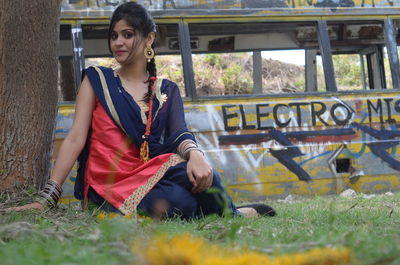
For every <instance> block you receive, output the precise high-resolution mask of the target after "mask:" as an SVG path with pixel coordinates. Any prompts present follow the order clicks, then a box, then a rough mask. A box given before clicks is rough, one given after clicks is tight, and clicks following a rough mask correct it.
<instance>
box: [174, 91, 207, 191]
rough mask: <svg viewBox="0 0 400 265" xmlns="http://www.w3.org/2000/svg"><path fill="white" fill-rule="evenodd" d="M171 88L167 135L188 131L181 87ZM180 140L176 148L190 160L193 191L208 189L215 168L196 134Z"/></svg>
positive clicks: (188, 164)
mask: <svg viewBox="0 0 400 265" xmlns="http://www.w3.org/2000/svg"><path fill="white" fill-rule="evenodd" d="M170 89H171V93H170V95H169V97H168V98H169V100H170V102H169V104H170V105H169V107H170V109H169V118H168V124H167V135H175V134H176V132H188V129H187V127H186V122H185V113H184V108H183V101H182V98H181V96H180V93H179V88H178V87H177V86H176V84H174V86H172V87H171V88H170ZM178 141H180V144H179V145H178V147H177V148H176V149H177V152H178V154H180V155H181V156H182V157H183V158H184V159H186V160H187V161H188V162H187V170H186V173H187V175H188V178H189V181H190V182H191V183H192V185H193V189H192V191H193V193H198V192H203V191H205V190H207V189H208V188H209V187H210V186H211V184H212V181H213V170H212V168H211V166H210V165H209V163H208V162H207V160H206V159H205V157H204V155H203V153H202V152H201V151H200V150H199V149H198V148H197V144H196V142H195V138H194V136H192V135H191V134H186V135H185V137H181V138H180V139H178Z"/></svg>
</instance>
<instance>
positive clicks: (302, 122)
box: [53, 92, 400, 200]
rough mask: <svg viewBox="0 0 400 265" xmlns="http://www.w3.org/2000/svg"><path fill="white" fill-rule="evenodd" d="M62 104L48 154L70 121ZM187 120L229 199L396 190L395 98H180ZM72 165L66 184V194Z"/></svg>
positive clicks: (399, 104)
mask: <svg viewBox="0 0 400 265" xmlns="http://www.w3.org/2000/svg"><path fill="white" fill-rule="evenodd" d="M73 109H74V105H72V104H61V105H60V106H59V114H58V116H57V128H56V131H55V140H54V141H55V144H54V152H53V158H55V157H56V154H57V152H58V148H59V145H60V143H61V141H62V139H63V138H64V137H65V135H66V133H67V132H68V130H69V128H70V126H71V125H72V120H73ZM185 112H186V120H187V124H188V128H189V130H191V131H193V132H194V133H195V135H196V138H197V140H198V142H199V145H200V146H201V148H202V149H203V150H204V151H205V153H206V157H207V159H208V160H209V161H210V163H211V164H212V166H213V167H214V169H215V170H216V171H217V172H219V174H220V175H221V177H222V179H223V181H224V182H225V183H226V185H227V186H228V188H229V190H230V192H231V194H232V196H233V197H234V199H242V200H261V199H265V198H267V197H275V198H279V197H285V196H287V195H289V194H299V195H316V194H318V195H324V194H336V193H340V192H341V191H343V190H345V189H347V188H352V189H354V190H355V191H359V192H365V193H374V192H385V191H389V190H399V189H400V176H399V170H400V149H399V145H398V139H399V136H400V130H399V129H398V125H397V121H399V120H400V97H399V96H397V95H396V93H387V92H385V93H379V92H369V93H365V94H355V95H354V94H353V95H351V94H350V95H335V96H326V95H320V96H303V97H301V98H299V97H298V96H297V97H263V98H251V99H250V98H247V99H224V100H221V99H215V100H209V101H205V102H204V101H203V102H186V103H185ZM75 175H76V167H74V169H73V170H72V171H71V173H70V174H69V176H68V178H67V181H66V184H65V185H64V189H65V192H64V198H66V199H70V198H71V197H72V194H73V192H72V190H73V182H74V180H75Z"/></svg>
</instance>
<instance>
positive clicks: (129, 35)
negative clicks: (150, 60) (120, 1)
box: [110, 19, 146, 64]
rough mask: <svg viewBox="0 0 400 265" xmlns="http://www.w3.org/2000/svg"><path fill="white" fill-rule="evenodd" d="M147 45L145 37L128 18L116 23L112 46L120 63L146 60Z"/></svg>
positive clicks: (114, 54)
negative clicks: (130, 23) (144, 51)
mask: <svg viewBox="0 0 400 265" xmlns="http://www.w3.org/2000/svg"><path fill="white" fill-rule="evenodd" d="M145 45H146V43H145V40H144V38H142V36H141V35H140V33H139V32H138V31H135V30H134V29H133V28H132V26H130V25H129V24H128V23H127V22H126V20H124V19H122V20H120V21H118V22H117V23H115V25H114V29H113V31H112V33H111V38H110V47H111V51H112V53H113V56H114V58H115V59H116V60H117V62H118V63H120V64H129V63H131V62H133V61H134V60H140V59H143V60H145V57H144V54H143V50H144V48H145ZM141 57H143V58H141Z"/></svg>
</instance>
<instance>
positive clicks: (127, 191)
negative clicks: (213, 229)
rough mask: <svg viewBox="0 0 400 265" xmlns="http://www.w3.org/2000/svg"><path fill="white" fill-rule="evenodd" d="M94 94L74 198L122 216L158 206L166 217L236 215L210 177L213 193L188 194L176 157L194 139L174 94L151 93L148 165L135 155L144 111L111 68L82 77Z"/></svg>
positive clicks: (171, 89) (158, 89)
mask: <svg viewBox="0 0 400 265" xmlns="http://www.w3.org/2000/svg"><path fill="white" fill-rule="evenodd" d="M84 74H85V75H86V76H87V77H88V79H89V81H90V83H91V85H92V87H93V90H94V92H95V96H96V102H95V108H94V110H93V114H92V124H91V129H90V133H89V136H88V140H87V143H86V146H85V148H84V150H83V151H82V153H81V155H80V156H79V159H78V161H79V169H78V177H77V181H76V185H75V197H77V198H78V199H80V200H84V201H87V200H90V201H92V202H94V203H95V204H97V205H104V204H107V205H110V207H108V209H109V210H112V211H118V212H120V213H122V214H129V213H136V212H137V210H140V211H141V212H145V213H147V214H149V215H152V213H153V212H154V210H155V207H156V204H157V202H160V201H164V202H166V203H167V204H168V210H167V212H166V213H165V215H166V216H169V217H172V216H179V217H181V218H185V219H187V218H197V217H201V216H204V215H208V214H219V215H222V214H224V213H226V212H231V213H237V210H236V208H235V206H234V205H233V203H232V201H231V199H230V197H229V195H228V194H227V193H226V191H225V189H224V187H223V186H222V184H221V180H220V177H219V176H218V174H217V173H216V172H214V179H213V184H212V187H213V188H212V189H210V190H209V191H205V192H202V193H199V194H193V193H192V192H191V190H192V184H191V183H190V181H189V179H188V176H187V174H186V165H187V162H186V161H185V160H184V159H183V158H181V157H180V156H179V155H178V154H176V153H175V152H176V148H177V146H179V144H180V143H181V142H182V141H184V140H186V139H191V140H194V141H195V138H194V136H193V135H192V134H191V133H190V132H189V131H188V129H187V128H186V123H185V120H184V112H183V103H182V99H181V97H180V94H179V89H178V87H177V86H176V84H175V83H173V82H171V81H169V80H165V79H164V80H160V82H158V84H157V85H156V86H155V88H154V89H155V91H154V93H153V109H152V112H153V121H152V124H151V134H150V137H149V149H150V158H151V159H150V160H149V161H147V162H143V161H142V160H141V159H140V155H139V150H140V145H141V144H142V142H143V139H142V135H143V134H144V131H145V126H146V122H147V115H148V106H147V105H146V104H144V102H139V103H137V102H136V101H135V100H134V99H133V98H132V97H131V95H129V93H127V92H126V91H125V89H124V88H123V86H122V84H121V81H120V79H119V77H118V75H116V74H115V73H114V71H113V70H112V69H110V68H105V67H90V68H88V69H86V70H85V73H84Z"/></svg>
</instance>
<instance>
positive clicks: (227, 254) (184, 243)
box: [132, 234, 351, 265]
mask: <svg viewBox="0 0 400 265" xmlns="http://www.w3.org/2000/svg"><path fill="white" fill-rule="evenodd" d="M132 250H133V251H134V252H135V253H136V254H137V255H138V256H139V258H138V260H139V264H143V265H144V264H145V265H247V264H251V265H259V264H260V265H261V264H262V265H346V264H349V263H350V260H351V253H350V251H349V250H348V249H346V248H317V249H311V250H309V251H307V252H304V253H294V254H285V255H282V256H278V257H269V256H268V255H265V254H263V253H258V252H255V251H251V250H247V249H245V248H241V249H240V251H239V250H237V249H235V250H233V249H231V248H228V247H222V246H218V245H215V244H209V243H207V242H206V241H205V240H204V239H201V238H194V237H192V236H190V235H188V234H183V235H178V236H175V237H173V238H171V239H169V240H168V238H167V237H166V236H164V235H163V236H156V237H154V238H153V239H152V240H150V241H148V242H147V244H141V245H136V246H134V247H133V248H132Z"/></svg>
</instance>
